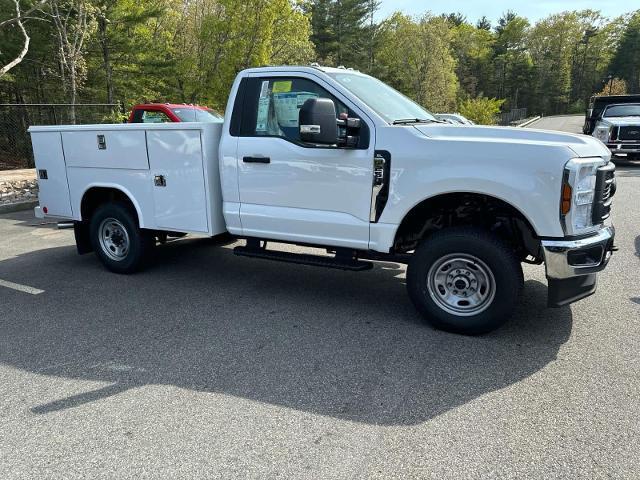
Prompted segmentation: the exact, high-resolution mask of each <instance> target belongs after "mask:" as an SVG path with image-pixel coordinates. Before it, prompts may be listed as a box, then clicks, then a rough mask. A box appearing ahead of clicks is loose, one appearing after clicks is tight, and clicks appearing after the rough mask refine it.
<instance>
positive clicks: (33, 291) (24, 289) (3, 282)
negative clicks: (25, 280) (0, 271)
mask: <svg viewBox="0 0 640 480" xmlns="http://www.w3.org/2000/svg"><path fill="white" fill-rule="evenodd" d="M0 287H7V288H11V289H13V290H18V291H19V292H24V293H30V294H31V295H38V294H40V293H44V290H40V289H39V288H33V287H29V286H27V285H20V284H19V283H13V282H8V281H6V280H2V279H0Z"/></svg>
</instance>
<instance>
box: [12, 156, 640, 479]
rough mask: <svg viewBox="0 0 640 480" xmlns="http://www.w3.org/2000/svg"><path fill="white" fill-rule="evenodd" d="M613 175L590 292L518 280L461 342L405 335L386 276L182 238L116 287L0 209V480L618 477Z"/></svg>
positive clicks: (395, 283)
mask: <svg viewBox="0 0 640 480" xmlns="http://www.w3.org/2000/svg"><path fill="white" fill-rule="evenodd" d="M618 178H619V190H618V194H617V197H616V201H615V207H614V210H615V223H616V226H617V229H618V237H617V244H618V246H619V247H620V251H619V252H617V253H616V254H615V256H614V257H613V259H612V261H611V263H610V266H609V267H608V269H607V270H606V271H605V272H603V273H602V274H601V275H600V283H599V290H598V292H597V294H596V295H594V296H592V297H590V298H588V299H586V300H584V301H582V302H579V303H577V304H575V305H573V306H571V307H567V308H563V309H559V310H549V309H546V308H545V302H546V281H545V278H544V271H543V268H542V267H535V266H527V267H526V269H525V279H526V285H525V290H524V295H523V302H522V306H521V307H520V308H519V310H518V311H517V313H516V315H515V318H514V319H513V320H512V321H511V322H510V323H509V324H508V325H506V326H505V327H503V328H501V329H500V330H498V331H496V332H494V333H492V334H490V335H487V336H484V337H479V338H467V337H462V336H457V335H451V334H447V333H443V332H438V331H434V330H432V329H431V328H429V327H428V326H425V325H424V324H423V323H422V322H421V320H420V318H419V316H418V315H417V314H416V312H415V310H414V309H413V307H412V305H411V304H410V302H409V300H408V298H407V295H406V292H405V286H404V268H402V267H400V266H399V265H395V264H379V265H378V266H377V267H376V268H375V269H374V270H373V271H371V272H365V273H344V272H337V271H331V270H323V269H315V268H311V267H305V266H296V265H286V264H278V263H274V262H266V261H259V260H252V259H246V258H240V257H236V256H234V255H233V254H232V252H231V250H230V247H231V246H232V245H231V246H230V245H227V246H222V247H220V248H214V245H213V244H212V242H211V241H210V240H208V239H189V238H186V239H183V240H180V241H177V242H174V243H172V244H169V245H166V246H165V247H163V248H162V249H160V250H159V254H158V258H157V262H156V265H155V266H154V267H152V268H150V269H149V270H147V271H146V272H143V273H141V274H137V275H133V276H118V275H114V274H111V273H108V272H106V271H105V270H103V269H102V268H101V266H100V265H99V264H98V262H97V260H96V259H95V258H94V257H93V255H87V256H78V255H77V254H76V253H75V248H74V246H73V233H72V232H71V231H69V230H63V231H59V230H56V229H55V228H53V225H47V224H40V223H39V222H38V221H37V220H35V219H33V217H32V214H31V213H30V212H21V213H13V214H9V215H3V216H0V432H1V434H0V478H2V479H14V478H24V479H32V478H189V479H193V478H255V479H269V478H296V479H306V478H308V479H319V478H321V479H328V478H331V479H342V478H345V479H347V478H363V479H364V478H367V479H369V478H374V479H377V478H379V479H390V478H433V479H449V478H450V479H466V478H526V479H552V478H590V479H599V478H603V479H604V478H615V479H623V478H627V479H634V478H638V472H639V471H640V451H639V445H640V418H639V416H640V401H639V400H638V399H639V398H640V375H639V374H638V371H640V364H639V363H640V361H639V359H640V355H639V353H640V350H639V347H640V290H639V289H638V285H639V284H640V213H639V210H638V209H637V208H636V207H637V201H638V198H637V196H638V192H640V169H638V168H632V167H626V168H621V169H620V171H619V173H618ZM2 282H5V283H4V285H3V284H2ZM6 282H14V283H16V284H20V285H26V286H29V287H32V288H35V289H39V290H43V291H44V292H42V293H39V294H35V295H34V294H33V293H37V291H33V290H32V291H31V293H28V292H23V291H16V290H14V289H12V288H6V285H7V284H6Z"/></svg>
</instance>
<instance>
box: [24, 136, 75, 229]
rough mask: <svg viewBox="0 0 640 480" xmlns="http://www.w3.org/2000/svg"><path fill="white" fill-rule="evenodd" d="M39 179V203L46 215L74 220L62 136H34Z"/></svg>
mask: <svg viewBox="0 0 640 480" xmlns="http://www.w3.org/2000/svg"><path fill="white" fill-rule="evenodd" d="M31 143H32V145H33V157H34V159H35V161H36V176H37V177H38V189H39V193H38V200H39V201H40V207H41V208H42V209H43V211H44V208H46V214H47V215H51V216H54V217H66V218H72V217H73V212H72V211H71V201H70V199H69V184H68V182H67V168H66V165H65V159H64V153H63V151H62V140H61V137H60V132H31Z"/></svg>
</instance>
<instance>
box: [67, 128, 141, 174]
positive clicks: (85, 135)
mask: <svg viewBox="0 0 640 480" xmlns="http://www.w3.org/2000/svg"><path fill="white" fill-rule="evenodd" d="M62 143H63V145H64V155H65V158H66V161H67V166H68V167H83V168H122V169H126V170H148V169H149V163H148V161H147V147H146V145H145V138H144V130H123V129H117V130H73V131H68V132H62Z"/></svg>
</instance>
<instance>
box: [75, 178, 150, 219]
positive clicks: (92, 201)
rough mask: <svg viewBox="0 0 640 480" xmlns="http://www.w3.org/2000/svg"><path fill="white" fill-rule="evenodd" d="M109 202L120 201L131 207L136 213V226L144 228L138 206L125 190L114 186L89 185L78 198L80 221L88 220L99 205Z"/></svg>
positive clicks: (119, 186)
mask: <svg viewBox="0 0 640 480" xmlns="http://www.w3.org/2000/svg"><path fill="white" fill-rule="evenodd" d="M110 201H111V202H114V201H120V202H124V203H126V204H128V205H129V206H131V207H132V208H133V210H134V211H135V213H136V217H137V221H138V225H139V226H140V228H145V222H144V217H143V215H142V210H141V208H140V204H139V203H138V202H137V201H136V199H135V197H134V196H133V195H132V194H131V192H129V191H128V190H127V189H126V188H124V187H122V186H121V185H114V184H91V185H89V186H88V187H87V188H86V189H85V191H84V192H83V193H82V196H81V197H80V210H79V212H80V220H81V221H87V220H89V218H91V215H92V214H93V212H94V211H95V209H96V208H97V207H98V206H99V205H102V204H103V203H106V202H110Z"/></svg>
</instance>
